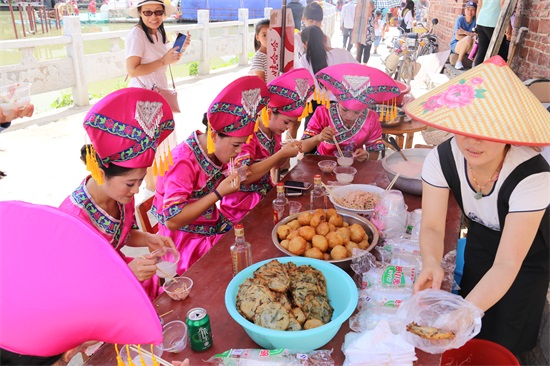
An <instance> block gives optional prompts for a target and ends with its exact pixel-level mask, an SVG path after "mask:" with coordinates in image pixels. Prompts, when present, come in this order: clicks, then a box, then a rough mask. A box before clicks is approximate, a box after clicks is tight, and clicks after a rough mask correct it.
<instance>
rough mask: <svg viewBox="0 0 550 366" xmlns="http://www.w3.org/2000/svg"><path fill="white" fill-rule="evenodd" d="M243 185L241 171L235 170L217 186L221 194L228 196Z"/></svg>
mask: <svg viewBox="0 0 550 366" xmlns="http://www.w3.org/2000/svg"><path fill="white" fill-rule="evenodd" d="M240 185H241V179H240V178H239V173H238V172H235V173H233V174H231V175H229V176H228V177H227V178H225V179H224V180H222V181H221V183H220V185H219V186H218V187H217V188H216V189H217V190H218V192H219V194H220V195H222V197H223V196H227V195H228V194H231V193H233V192H237V191H238V190H239V186H240Z"/></svg>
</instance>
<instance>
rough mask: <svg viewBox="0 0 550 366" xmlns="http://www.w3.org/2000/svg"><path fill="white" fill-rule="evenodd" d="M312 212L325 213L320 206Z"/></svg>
mask: <svg viewBox="0 0 550 366" xmlns="http://www.w3.org/2000/svg"><path fill="white" fill-rule="evenodd" d="M313 214H314V215H315V214H322V215H325V210H323V209H322V208H316V209H315V210H314V211H313Z"/></svg>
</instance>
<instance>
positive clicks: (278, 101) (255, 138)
mask: <svg viewBox="0 0 550 366" xmlns="http://www.w3.org/2000/svg"><path fill="white" fill-rule="evenodd" d="M267 88H268V91H269V104H268V106H267V110H266V112H267V116H265V114H264V115H263V116H262V119H263V118H265V119H266V120H267V121H264V123H258V122H259V120H260V119H258V120H257V123H258V126H257V131H255V132H254V133H253V134H252V138H251V139H250V141H249V142H247V143H246V144H244V145H243V149H242V152H241V154H240V155H239V156H238V157H237V159H236V164H237V166H249V167H250V169H249V172H250V175H249V176H248V177H247V178H246V180H245V181H244V182H243V183H242V184H241V188H240V190H239V192H235V193H232V194H230V195H229V196H226V197H224V198H223V200H222V204H221V206H220V209H221V211H222V213H223V215H224V216H225V217H227V218H228V219H229V220H231V222H232V223H234V224H236V223H238V222H239V221H241V219H242V218H243V217H244V216H245V215H246V214H247V213H248V212H249V211H250V210H252V208H254V206H256V205H257V204H258V202H260V200H261V199H262V198H263V197H264V196H265V195H266V194H267V192H269V191H270V190H271V188H273V186H274V184H273V182H272V180H271V176H270V174H269V171H270V169H271V168H273V167H279V166H281V165H282V164H284V163H285V162H286V161H287V159H288V158H290V157H294V156H296V155H298V153H299V152H300V145H301V143H300V141H293V142H291V143H288V144H285V145H284V146H283V147H281V135H282V134H283V133H284V132H285V131H286V130H288V128H289V127H290V126H292V124H293V123H294V122H296V121H297V120H298V118H299V117H300V116H301V115H302V113H303V111H304V107H305V105H306V102H307V100H308V98H309V97H310V96H311V94H312V93H313V78H312V76H311V74H310V73H309V72H308V71H307V70H306V69H303V68H302V69H294V70H292V71H289V72H286V73H284V74H283V75H281V76H279V77H277V78H276V79H274V80H273V81H272V82H271V83H269V84H268V86H267ZM266 122H267V123H266Z"/></svg>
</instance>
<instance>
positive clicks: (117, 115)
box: [59, 88, 174, 299]
mask: <svg viewBox="0 0 550 366" xmlns="http://www.w3.org/2000/svg"><path fill="white" fill-rule="evenodd" d="M120 106H125V108H120ZM84 128H85V129H86V131H87V133H88V136H89V137H90V141H91V142H92V144H91V145H85V146H84V147H83V148H82V151H81V155H84V156H83V157H81V159H82V160H83V161H85V163H86V167H87V169H88V170H89V171H90V172H91V176H88V177H86V178H85V179H84V181H83V182H82V183H81V184H80V186H78V187H77V188H76V190H75V191H74V192H73V193H72V194H71V195H70V196H69V197H67V198H66V199H65V200H64V201H63V203H62V204H61V206H60V207H59V208H60V209H61V210H63V211H65V212H68V213H70V214H72V215H74V216H78V217H79V218H81V219H82V220H83V221H84V222H86V223H87V224H88V225H89V226H91V227H92V228H93V229H94V230H96V231H97V232H99V233H100V234H101V236H102V237H104V238H105V239H106V240H107V241H108V242H109V243H110V244H111V245H112V246H113V248H114V249H115V250H116V251H117V252H118V253H119V254H120V256H121V257H122V258H124V260H126V262H127V263H128V266H129V267H130V269H131V270H132V272H133V273H134V274H135V276H136V277H137V279H138V280H139V281H141V283H142V286H143V287H144V289H145V291H146V292H147V295H148V296H149V298H150V299H154V298H155V297H156V295H157V291H158V278H157V277H156V276H154V275H155V272H156V270H157V267H156V262H155V260H154V259H150V258H129V257H125V256H124V254H123V253H122V252H121V249H122V247H124V246H129V247H149V250H150V251H155V250H157V249H162V248H165V247H172V248H174V243H173V242H172V240H171V239H170V238H168V237H166V236H160V235H156V234H150V233H146V232H143V231H141V230H139V229H138V227H137V225H136V219H135V216H134V213H135V202H134V195H135V194H136V193H138V192H139V187H140V185H141V183H142V181H143V179H144V177H145V172H146V170H147V168H148V167H150V166H151V164H152V163H153V160H154V157H155V150H156V148H157V146H158V145H159V144H160V143H161V142H162V141H163V140H164V139H165V138H166V137H167V136H168V135H169V134H170V133H171V132H172V131H173V129H174V117H173V115H172V111H171V109H170V106H169V105H168V103H166V100H165V99H164V98H163V97H162V96H160V94H159V93H157V92H156V91H152V90H147V89H142V88H126V89H120V90H117V91H115V92H113V93H111V94H109V95H107V96H106V97H105V98H103V99H101V100H100V101H99V102H98V103H97V104H95V105H94V106H93V107H92V109H91V110H90V111H89V112H88V114H87V115H86V118H85V120H84Z"/></svg>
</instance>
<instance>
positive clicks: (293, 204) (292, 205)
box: [288, 201, 302, 215]
mask: <svg viewBox="0 0 550 366" xmlns="http://www.w3.org/2000/svg"><path fill="white" fill-rule="evenodd" d="M288 207H289V215H294V214H297V213H298V212H300V211H301V210H302V204H301V203H300V202H297V201H290V202H289V203H288Z"/></svg>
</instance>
